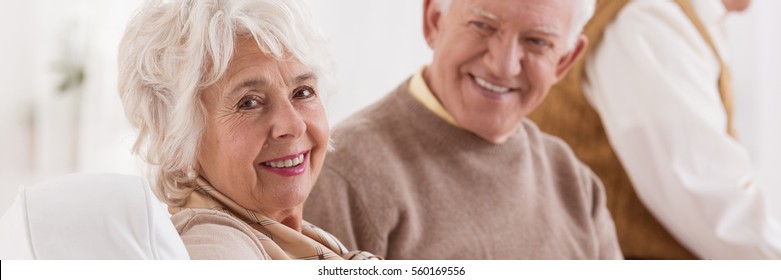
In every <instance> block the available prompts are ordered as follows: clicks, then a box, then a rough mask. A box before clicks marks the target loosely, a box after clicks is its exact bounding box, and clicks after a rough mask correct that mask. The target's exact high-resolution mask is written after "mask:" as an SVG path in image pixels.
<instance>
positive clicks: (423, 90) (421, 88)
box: [409, 66, 460, 127]
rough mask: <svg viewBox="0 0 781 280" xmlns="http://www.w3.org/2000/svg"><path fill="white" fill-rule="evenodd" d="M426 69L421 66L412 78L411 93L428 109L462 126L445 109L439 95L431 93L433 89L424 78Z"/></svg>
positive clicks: (455, 124) (449, 121) (452, 123)
mask: <svg viewBox="0 0 781 280" xmlns="http://www.w3.org/2000/svg"><path fill="white" fill-rule="evenodd" d="M424 69H426V67H425V66H424V67H421V68H420V71H418V72H417V73H416V74H415V76H412V80H410V82H409V92H410V94H412V97H415V99H417V100H418V101H419V102H420V103H422V104H423V106H425V107H426V109H428V110H429V111H431V112H432V113H434V114H435V115H437V116H439V117H440V118H442V119H443V120H445V121H447V122H448V123H450V124H451V125H453V126H455V127H460V126H459V125H458V124H457V123H456V119H455V118H453V116H452V115H450V113H449V112H448V111H447V110H445V107H443V106H442V103H440V102H439V100H438V99H437V97H436V96H434V94H433V93H431V89H429V87H428V84H426V80H425V79H423V70H424Z"/></svg>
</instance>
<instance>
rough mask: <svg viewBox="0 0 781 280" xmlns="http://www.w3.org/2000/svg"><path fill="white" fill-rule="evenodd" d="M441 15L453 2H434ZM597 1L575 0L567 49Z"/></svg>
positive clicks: (572, 44) (450, 0)
mask: <svg viewBox="0 0 781 280" xmlns="http://www.w3.org/2000/svg"><path fill="white" fill-rule="evenodd" d="M435 1H436V3H437V5H439V9H440V10H441V11H442V13H443V14H444V13H447V10H448V9H450V4H452V3H453V0H435ZM596 3H597V0H575V7H573V9H572V18H571V19H570V23H569V24H570V25H569V27H570V28H569V30H570V31H569V36H568V37H567V48H568V49H572V48H574V47H575V44H576V43H577V42H578V35H580V32H582V31H583V27H586V23H588V21H589V20H590V19H591V17H592V16H594V9H596Z"/></svg>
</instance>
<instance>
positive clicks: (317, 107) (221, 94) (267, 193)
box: [196, 38, 328, 221]
mask: <svg viewBox="0 0 781 280" xmlns="http://www.w3.org/2000/svg"><path fill="white" fill-rule="evenodd" d="M316 85H317V77H316V76H315V74H314V72H313V71H312V69H310V68H309V67H307V66H305V65H304V64H302V63H301V62H299V61H298V60H297V59H293V58H291V59H286V60H282V61H280V60H277V59H275V58H273V57H271V56H268V55H266V54H264V53H263V52H262V51H261V50H260V48H259V47H258V45H257V44H256V42H255V41H254V40H253V39H252V38H249V39H240V40H239V41H238V42H237V44H236V51H235V53H234V55H233V57H232V58H231V61H230V63H229V65H228V70H227V71H226V73H225V75H224V76H223V77H222V78H221V79H220V80H218V81H217V82H216V83H215V84H213V85H211V86H209V87H207V88H206V89H204V91H203V94H202V95H201V99H202V101H203V104H204V107H205V109H206V112H207V120H206V122H207V123H206V125H205V130H204V134H203V136H202V138H201V142H200V145H199V152H198V166H197V168H196V169H197V171H198V173H199V174H200V175H201V176H203V177H204V178H206V180H208V181H209V182H210V183H211V184H212V185H213V186H214V187H215V188H216V189H217V190H219V191H220V192H221V193H223V194H224V195H226V196H228V197H229V198H231V199H233V200H234V201H236V202H237V203H238V204H239V205H241V206H243V207H245V208H247V209H250V210H254V211H257V212H259V213H262V214H265V215H267V216H268V217H269V218H271V219H274V220H277V221H280V220H281V219H284V218H285V217H287V216H290V215H291V214H292V213H296V212H297V213H299V214H297V215H298V216H299V217H300V210H301V207H302V205H303V203H304V200H305V199H306V197H307V196H308V195H309V192H310V190H311V189H312V186H313V185H314V183H315V180H316V179H317V176H318V174H319V173H320V169H321V167H322V164H323V159H324V158H325V154H326V149H327V146H328V123H327V120H326V115H325V108H324V107H323V104H322V102H321V100H320V96H319V93H318V91H317V88H316Z"/></svg>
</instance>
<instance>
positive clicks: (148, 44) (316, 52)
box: [119, 0, 332, 206]
mask: <svg viewBox="0 0 781 280" xmlns="http://www.w3.org/2000/svg"><path fill="white" fill-rule="evenodd" d="M310 18H311V17H310V15H309V14H308V13H307V12H306V10H304V9H303V8H302V7H301V4H300V3H299V2H297V1H295V0H211V1H202V0H173V1H165V2H162V1H149V2H147V3H145V5H143V6H142V7H141V8H140V9H139V10H138V11H136V14H135V15H134V16H133V18H132V19H131V20H130V22H129V24H128V26H127V28H126V30H125V34H124V37H123V38H122V41H121V43H120V47H119V96H120V98H121V99H122V103H123V106H124V109H125V114H126V115H127V118H128V119H129V120H130V123H131V124H132V125H133V126H135V127H136V128H137V129H138V130H139V135H138V138H137V139H136V142H135V145H134V146H133V152H134V153H136V154H138V155H140V156H141V158H142V159H143V160H144V161H145V162H146V163H147V164H148V165H149V170H148V172H149V174H148V176H149V178H150V181H151V183H152V185H153V186H154V190H155V193H156V195H157V196H158V198H160V199H161V200H163V201H164V202H166V203H167V204H169V205H173V206H179V205H181V204H182V203H183V202H184V199H186V198H187V196H188V195H189V194H190V193H191V192H192V190H193V185H192V182H193V180H194V179H195V176H196V175H195V173H194V171H193V170H192V168H193V165H194V164H195V162H196V157H197V153H198V145H199V140H200V138H201V136H202V134H203V131H204V124H205V121H206V119H207V118H206V110H205V109H204V105H203V104H202V101H201V98H200V94H201V92H202V90H203V89H204V88H206V87H208V86H209V85H211V84H213V83H215V82H216V81H217V80H219V79H220V78H221V77H222V76H223V74H224V73H225V72H226V70H227V67H228V62H229V61H230V59H231V57H232V55H233V53H234V44H235V43H236V42H237V39H239V38H250V37H251V38H254V39H255V41H256V42H257V44H258V46H259V47H260V49H261V50H262V51H263V52H264V53H265V54H267V55H269V56H272V57H274V58H276V59H278V60H285V59H291V58H295V59H298V60H299V61H300V62H301V63H303V64H304V65H306V66H307V67H310V68H311V69H312V71H313V72H314V73H315V75H317V77H318V88H319V90H318V91H319V92H321V93H324V94H327V92H328V88H330V84H331V77H330V75H329V72H331V71H330V70H331V69H332V66H331V61H330V57H329V56H328V54H327V52H326V50H325V42H324V40H323V39H322V37H321V35H320V34H319V33H318V32H317V31H316V30H315V29H314V28H313V26H312V24H311V23H310Z"/></svg>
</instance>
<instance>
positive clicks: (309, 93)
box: [293, 86, 315, 99]
mask: <svg viewBox="0 0 781 280" xmlns="http://www.w3.org/2000/svg"><path fill="white" fill-rule="evenodd" d="M313 96H315V90H314V89H313V88H312V87H310V86H302V87H299V88H297V89H296V90H295V91H293V98H297V99H306V98H310V97H313Z"/></svg>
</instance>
